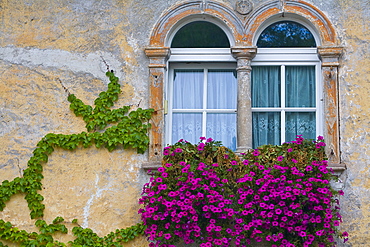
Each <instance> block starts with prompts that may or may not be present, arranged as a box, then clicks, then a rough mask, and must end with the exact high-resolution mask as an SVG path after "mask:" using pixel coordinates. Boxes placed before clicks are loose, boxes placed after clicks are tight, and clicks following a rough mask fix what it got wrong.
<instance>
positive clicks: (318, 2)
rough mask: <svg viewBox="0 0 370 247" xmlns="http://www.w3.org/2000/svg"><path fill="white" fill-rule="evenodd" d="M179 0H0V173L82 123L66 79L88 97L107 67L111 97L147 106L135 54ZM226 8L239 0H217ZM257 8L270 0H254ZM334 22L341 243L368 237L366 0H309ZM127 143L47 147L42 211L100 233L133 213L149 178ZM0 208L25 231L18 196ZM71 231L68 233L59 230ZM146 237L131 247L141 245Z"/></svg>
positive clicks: (25, 214) (361, 242)
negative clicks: (114, 79) (46, 139)
mask: <svg viewBox="0 0 370 247" xmlns="http://www.w3.org/2000/svg"><path fill="white" fill-rule="evenodd" d="M178 2H180V1H177V0H159V1H158V0H147V1H138V0H105V1H100V0H84V1H78V0H71V1H66V0H60V1H52V0H33V1H31V0H17V1H15V0H2V1H0V81H1V83H0V150H1V151H0V158H1V160H2V161H1V162H0V180H1V181H2V180H5V179H8V180H12V179H14V178H15V177H17V176H20V174H21V173H22V170H23V169H25V168H26V164H27V161H28V159H29V157H30V155H31V154H32V151H33V149H34V148H35V145H36V143H37V142H38V141H39V140H40V139H41V138H42V137H43V136H44V135H46V134H47V133H50V132H53V133H63V134H71V133H79V132H81V131H84V124H83V121H82V120H81V119H80V118H77V117H75V116H74V114H73V113H72V112H71V111H70V110H69V104H68V102H67V94H66V92H65V91H64V89H63V87H62V85H61V83H62V84H63V86H65V87H66V88H68V90H69V91H70V92H71V93H74V94H76V95H77V97H79V98H81V99H82V100H83V101H84V102H85V103H87V104H90V105H91V104H93V100H94V99H95V98H96V97H97V95H98V93H99V92H100V91H102V90H105V88H106V85H107V79H106V78H105V75H104V73H105V70H106V66H105V64H104V62H103V60H102V58H104V60H105V61H107V63H108V64H109V65H110V68H111V69H114V70H115V71H116V73H117V75H118V76H119V77H120V79H121V84H122V89H123V92H122V94H121V97H120V99H119V102H118V103H117V104H118V105H120V106H123V105H127V104H129V105H133V107H136V106H137V105H138V104H140V107H144V108H145V107H147V105H148V80H149V79H148V67H147V65H148V59H147V58H146V57H145V54H144V52H143V50H144V48H145V47H146V46H147V45H148V44H149V37H150V33H151V30H152V28H153V26H154V25H155V22H156V21H157V20H158V18H159V16H160V15H161V14H162V12H163V11H165V10H166V9H168V8H169V7H171V6H172V5H174V4H175V3H178ZM221 2H222V3H224V4H227V5H229V6H230V7H231V8H233V7H234V6H235V3H236V0H229V1H226V0H225V1H221ZM253 2H254V5H255V6H258V5H259V4H264V3H265V2H267V1H264V0H255V1H253ZM307 2H309V3H311V4H313V5H314V6H316V7H318V8H319V9H320V10H321V11H323V12H324V13H325V15H326V16H327V17H328V18H329V20H330V21H331V22H332V23H333V25H334V27H335V30H336V32H337V34H338V44H339V45H340V46H343V47H344V54H343V56H342V58H341V67H340V68H339V100H340V109H339V114H340V138H341V140H340V147H341V158H342V162H343V163H345V164H346V166H347V170H346V171H345V172H343V173H342V175H341V180H342V181H343V182H342V183H341V184H340V185H339V186H341V187H342V188H343V190H344V191H345V193H346V194H345V196H344V197H343V200H342V209H343V210H342V213H343V215H344V223H343V224H342V229H343V230H346V231H348V232H349V233H350V241H349V242H348V244H346V245H343V246H368V245H369V244H368V243H370V233H369V230H368V229H369V224H370V208H369V207H370V176H369V175H370V174H369V167H370V158H369V157H370V134H369V133H370V117H369V116H370V97H369V95H370V59H369V56H370V44H369V43H370V7H369V6H370V1H369V0H312V1H307ZM146 158H147V157H146V155H138V154H136V152H135V151H130V150H129V151H123V150H116V151H113V152H111V153H109V152H108V151H106V150H97V149H95V148H90V149H78V150H76V151H74V152H69V151H63V150H56V151H55V152H54V153H53V154H52V155H51V157H50V161H49V162H48V163H47V164H46V165H45V170H44V175H45V179H44V180H43V185H44V188H43V190H42V192H41V193H42V194H43V195H44V197H45V204H46V210H45V220H46V221H47V222H51V220H52V219H54V218H55V217H56V216H62V217H64V218H65V219H66V220H67V221H71V220H72V219H74V218H77V219H78V220H79V222H80V223H81V224H82V225H83V226H86V227H91V228H92V229H93V230H95V231H96V232H97V233H98V234H99V235H105V234H107V233H109V232H110V231H112V230H114V229H116V228H122V227H126V226H130V225H132V224H134V223H137V222H139V217H138V216H137V213H136V212H137V210H138V205H137V199H138V197H139V195H140V191H141V187H142V185H143V184H144V183H145V182H146V181H147V177H146V175H145V173H144V171H143V170H142V169H141V168H140V166H141V163H143V162H145V161H146ZM0 218H2V219H4V220H9V221H11V222H13V223H14V224H15V225H17V226H19V227H20V228H21V229H27V230H32V229H33V220H30V219H29V211H28V209H27V205H26V203H25V202H24V199H23V198H22V197H21V196H20V195H17V196H14V197H13V198H12V199H11V201H9V202H8V204H7V207H6V208H5V210H4V211H3V212H0ZM66 238H67V239H68V237H66ZM146 245H147V244H146V243H145V241H144V240H143V239H139V240H137V241H135V242H132V243H130V244H129V245H128V246H146Z"/></svg>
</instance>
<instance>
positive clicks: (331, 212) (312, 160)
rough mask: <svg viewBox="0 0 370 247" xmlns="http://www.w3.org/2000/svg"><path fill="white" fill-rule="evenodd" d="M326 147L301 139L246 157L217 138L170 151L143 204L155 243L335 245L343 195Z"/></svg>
mask: <svg viewBox="0 0 370 247" xmlns="http://www.w3.org/2000/svg"><path fill="white" fill-rule="evenodd" d="M320 143H324V142H323V139H322V138H319V139H318V140H317V141H306V140H304V139H303V138H302V137H301V136H298V137H297V138H296V140H295V141H293V142H291V143H285V144H283V145H281V146H270V145H269V146H263V147H261V148H258V149H256V150H251V151H250V152H248V153H246V154H243V158H242V159H240V158H239V157H238V156H236V155H235V154H234V153H233V152H232V151H230V150H228V149H227V148H225V147H222V146H221V145H220V143H217V142H214V141H213V140H212V139H204V138H202V139H201V142H200V143H199V144H197V145H194V144H190V143H187V142H185V141H183V140H180V142H178V143H176V144H175V145H173V146H170V147H167V148H165V150H164V160H163V167H160V168H159V169H158V171H157V172H155V173H154V174H153V176H152V177H151V180H150V182H149V183H148V184H146V185H145V186H144V189H143V196H142V198H141V199H140V201H139V203H141V204H143V205H144V208H142V209H140V210H139V213H140V214H141V217H142V220H143V222H144V224H145V225H147V229H146V232H145V233H146V234H147V236H148V239H149V240H150V241H152V242H151V244H150V246H153V247H154V246H163V247H165V246H175V245H174V244H177V243H179V242H181V241H183V242H184V243H185V244H190V243H194V242H196V243H198V244H199V246H201V247H211V246H225V247H226V246H231V245H234V246H248V245H251V244H252V243H253V242H261V241H265V242H270V243H271V246H272V247H277V246H292V247H293V246H313V245H314V244H316V245H318V246H320V247H323V246H334V245H335V241H334V236H335V235H336V234H337V226H338V225H339V224H340V222H341V215H340V214H339V200H338V199H337V197H336V195H337V194H338V193H339V194H342V193H343V192H342V191H340V192H337V191H334V190H333V189H332V188H331V186H330V180H331V179H333V178H334V176H333V175H332V174H331V173H330V171H328V169H327V161H326V160H325V159H324V151H323V147H324V144H320ZM312 150H314V151H315V152H312ZM343 236H344V237H345V238H347V236H348V235H346V233H344V235H343Z"/></svg>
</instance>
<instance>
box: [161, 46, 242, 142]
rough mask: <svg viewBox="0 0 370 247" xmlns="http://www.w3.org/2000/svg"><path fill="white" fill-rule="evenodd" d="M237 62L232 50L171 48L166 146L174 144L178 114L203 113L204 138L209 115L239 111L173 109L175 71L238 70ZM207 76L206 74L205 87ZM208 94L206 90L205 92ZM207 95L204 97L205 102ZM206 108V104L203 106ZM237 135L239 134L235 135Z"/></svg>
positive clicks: (166, 101) (167, 80) (168, 75)
mask: <svg viewBox="0 0 370 247" xmlns="http://www.w3.org/2000/svg"><path fill="white" fill-rule="evenodd" d="M236 66H237V65H236V60H235V58H234V57H233V56H232V54H231V50H230V48H171V56H170V58H169V60H168V61H167V68H169V70H168V72H167V76H166V85H165V95H164V99H165V108H167V109H166V110H167V111H165V113H166V114H165V144H170V143H172V141H171V140H172V116H173V113H176V112H194V113H196V112H200V113H202V120H203V121H202V136H203V135H206V134H205V133H206V123H207V122H206V115H207V113H235V112H236V110H237V109H173V100H172V97H173V95H172V93H173V77H174V70H175V69H203V68H204V69H206V70H208V69H236ZM206 83H207V74H206V73H205V74H204V87H206V85H207V84H206ZM203 93H204V94H206V90H203ZM205 100H207V95H203V101H205ZM203 106H204V104H203ZM235 134H237V133H235Z"/></svg>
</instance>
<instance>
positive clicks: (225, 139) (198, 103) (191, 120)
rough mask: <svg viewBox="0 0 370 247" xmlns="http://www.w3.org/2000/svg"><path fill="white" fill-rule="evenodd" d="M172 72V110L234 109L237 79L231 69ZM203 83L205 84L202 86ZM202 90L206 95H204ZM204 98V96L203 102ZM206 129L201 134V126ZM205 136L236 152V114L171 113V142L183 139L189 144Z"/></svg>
mask: <svg viewBox="0 0 370 247" xmlns="http://www.w3.org/2000/svg"><path fill="white" fill-rule="evenodd" d="M204 73H205V72H204V71H203V70H189V69H186V70H185V69H184V70H175V73H174V74H175V75H174V82H173V84H174V85H173V109H177V110H179V109H203V110H204V112H207V110H209V109H234V110H235V109H236V100H237V80H236V74H235V71H234V70H223V69H218V70H215V69H212V70H208V76H207V80H206V81H204ZM204 83H207V84H206V86H205V84H204ZM204 88H206V89H205V90H206V92H204ZM204 97H207V98H206V100H204ZM204 121H206V130H205V132H204V133H203V132H202V123H203V122H204ZM201 136H205V137H207V138H212V139H214V140H217V141H221V142H222V144H223V145H225V146H227V147H229V148H231V149H233V150H235V149H236V113H235V111H232V113H221V112H220V113H206V114H204V115H203V114H202V113H181V112H178V113H173V116H172V142H176V141H178V140H179V139H185V140H187V141H190V142H192V143H196V142H198V141H199V137H201Z"/></svg>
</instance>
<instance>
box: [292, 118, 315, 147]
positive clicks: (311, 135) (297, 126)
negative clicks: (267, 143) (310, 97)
mask: <svg viewBox="0 0 370 247" xmlns="http://www.w3.org/2000/svg"><path fill="white" fill-rule="evenodd" d="M285 117H286V123H285V124H286V126H285V141H287V142H290V141H294V139H295V138H296V136H297V135H303V138H305V139H316V113H315V112H287V113H286V115H285Z"/></svg>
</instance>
